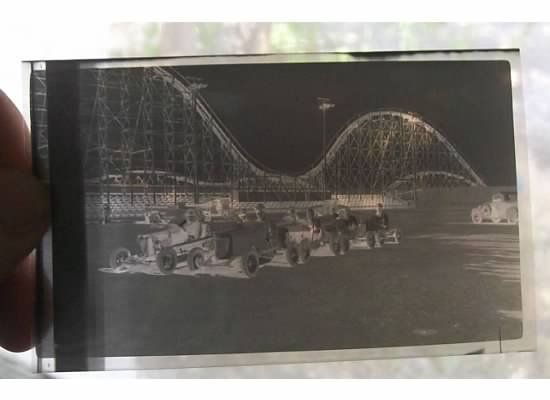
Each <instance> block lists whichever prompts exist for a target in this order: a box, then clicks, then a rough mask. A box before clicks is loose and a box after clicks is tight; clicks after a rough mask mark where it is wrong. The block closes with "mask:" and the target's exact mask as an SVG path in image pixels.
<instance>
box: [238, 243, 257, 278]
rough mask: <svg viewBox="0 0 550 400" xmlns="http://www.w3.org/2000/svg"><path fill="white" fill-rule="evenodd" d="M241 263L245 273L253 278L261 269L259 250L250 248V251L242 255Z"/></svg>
mask: <svg viewBox="0 0 550 400" xmlns="http://www.w3.org/2000/svg"><path fill="white" fill-rule="evenodd" d="M239 264H240V267H241V270H242V271H243V272H244V274H245V275H246V276H248V277H249V278H253V277H254V276H256V273H257V272H258V270H259V269H260V257H259V256H258V252H257V251H256V250H254V249H252V250H250V251H249V252H248V253H246V254H245V255H243V256H241V258H240V260H239Z"/></svg>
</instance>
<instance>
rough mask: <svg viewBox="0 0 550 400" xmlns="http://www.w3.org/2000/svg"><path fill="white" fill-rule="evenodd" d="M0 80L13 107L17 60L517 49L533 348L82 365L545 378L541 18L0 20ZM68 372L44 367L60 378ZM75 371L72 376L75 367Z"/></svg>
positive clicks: (544, 32)
mask: <svg viewBox="0 0 550 400" xmlns="http://www.w3.org/2000/svg"><path fill="white" fill-rule="evenodd" d="M0 37H2V38H10V40H6V41H4V43H3V46H2V47H3V48H2V53H1V54H0V60H1V62H0V88H1V89H2V90H3V91H4V92H6V93H7V94H8V96H10V97H11V98H12V99H13V100H14V102H15V103H16V104H17V105H18V106H19V107H20V108H23V106H24V104H25V101H26V99H25V98H24V97H23V89H22V88H23V84H24V82H23V81H22V70H21V61H22V60H40V59H79V58H107V57H143V56H148V57H154V56H188V55H213V54H257V53H279V52H331V51H391V50H446V49H488V48H496V49H502V48H519V49H520V50H521V64H522V71H521V79H522V84H523V95H524V108H525V116H526V129H527V134H528V146H529V168H530V186H531V199H532V204H531V209H532V215H533V227H532V228H533V232H534V234H533V238H534V247H535V249H536V250H535V252H536V254H535V264H536V265H535V287H536V301H537V310H536V312H537V336H538V350H537V352H535V353H516V354H495V355H476V356H455V357H440V358H433V359H428V358H426V359H424V358H418V359H407V360H374V361H361V362H343V363H319V364H307V365H305V364H294V365H272V366H253V367H227V368H209V369H187V370H164V371H137V372H112V373H99V372H97V373H89V374H86V375H85V376H86V377H97V376H112V377H117V376H125V377H127V376H138V377H144V376H147V377H241V378H245V377H403V378H407V377H411V378H412V377H433V378H436V377H457V378H458V377H480V378H481V377H503V378H505V377H543V376H544V377H550V270H548V268H547V265H548V262H549V261H550V259H549V257H548V252H547V251H546V248H547V247H548V244H549V240H550V207H549V206H548V204H550V186H549V185H545V183H546V182H548V181H549V179H550V132H549V130H548V129H549V128H548V126H549V125H548V121H550V101H549V100H548V95H549V94H550V70H549V68H548V65H549V64H550V48H549V47H550V46H549V45H548V44H549V43H550V24H542V23H494V24H488V23H475V24H459V23H118V24H109V23H97V22H86V21H78V22H72V23H71V22H67V23H63V24H57V25H55V24H52V25H50V26H48V27H47V29H45V28H44V25H43V24H31V23H28V24H25V23H20V22H17V23H15V22H13V23H10V22H7V23H3V24H2V25H0ZM33 368H34V365H33V356H32V351H30V352H27V353H23V354H13V353H8V352H6V351H3V350H1V349H0V377H8V376H14V377H15V376H21V375H22V374H23V375H24V374H30V373H31V372H32V369H33ZM74 375H75V374H53V376H57V377H70V376H74ZM79 375H81V374H79Z"/></svg>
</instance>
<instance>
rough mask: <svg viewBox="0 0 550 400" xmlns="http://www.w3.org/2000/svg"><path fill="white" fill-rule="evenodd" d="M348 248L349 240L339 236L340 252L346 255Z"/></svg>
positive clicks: (344, 236)
mask: <svg viewBox="0 0 550 400" xmlns="http://www.w3.org/2000/svg"><path fill="white" fill-rule="evenodd" d="M349 248H350V240H349V238H348V237H347V236H346V235H340V252H341V253H342V254H346V253H347V252H348V251H349Z"/></svg>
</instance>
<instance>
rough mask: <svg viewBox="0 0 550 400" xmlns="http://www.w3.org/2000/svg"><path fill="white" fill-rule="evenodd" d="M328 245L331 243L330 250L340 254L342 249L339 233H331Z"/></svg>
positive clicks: (336, 254) (337, 254)
mask: <svg viewBox="0 0 550 400" xmlns="http://www.w3.org/2000/svg"><path fill="white" fill-rule="evenodd" d="M328 245H329V248H330V251H332V254H334V255H335V256H339V255H340V251H341V247H340V238H339V237H338V235H337V234H332V235H330V240H329V244H328Z"/></svg>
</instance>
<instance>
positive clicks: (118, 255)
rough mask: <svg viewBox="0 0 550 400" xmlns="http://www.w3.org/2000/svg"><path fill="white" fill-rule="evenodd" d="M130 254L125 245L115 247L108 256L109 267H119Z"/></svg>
mask: <svg viewBox="0 0 550 400" xmlns="http://www.w3.org/2000/svg"><path fill="white" fill-rule="evenodd" d="M130 255H131V254H130V250H128V249H127V248H125V247H119V248H118V249H115V250H114V251H113V252H112V253H111V256H110V257H109V267H110V268H113V269H115V268H118V267H120V266H121V265H122V264H124V263H125V262H126V261H128V259H129V258H130Z"/></svg>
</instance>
